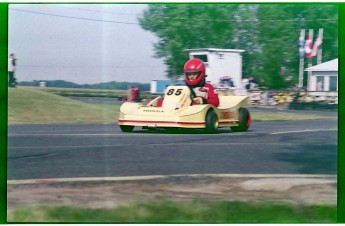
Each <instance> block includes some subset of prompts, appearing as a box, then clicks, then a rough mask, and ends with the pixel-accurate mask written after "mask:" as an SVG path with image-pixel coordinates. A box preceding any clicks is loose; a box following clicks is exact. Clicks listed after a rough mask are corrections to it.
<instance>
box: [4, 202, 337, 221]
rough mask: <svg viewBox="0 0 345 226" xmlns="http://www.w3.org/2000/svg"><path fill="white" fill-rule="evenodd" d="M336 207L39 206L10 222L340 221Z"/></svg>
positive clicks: (210, 204)
mask: <svg viewBox="0 0 345 226" xmlns="http://www.w3.org/2000/svg"><path fill="white" fill-rule="evenodd" d="M336 220H337V208H336V207H335V206H307V205H292V204H273V203H255V202H254V203H249V202H230V201H222V202H209V201H190V202H173V201H151V202H147V203H133V204H129V205H128V206H120V207H117V208H115V209H86V208H77V207H51V206H39V207H34V208H22V209H18V210H16V211H14V212H12V213H11V214H10V216H9V218H8V221H9V222H66V223H67V222H81V223H336Z"/></svg>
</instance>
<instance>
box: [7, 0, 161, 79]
mask: <svg viewBox="0 0 345 226" xmlns="http://www.w3.org/2000/svg"><path fill="white" fill-rule="evenodd" d="M147 7H148V6H147V5H145V4H119V3H117V4H109V3H108V4H10V5H9V18H8V23H9V27H8V29H9V33H8V44H9V47H8V51H9V53H15V54H16V56H17V58H18V61H17V71H16V78H17V80H18V81H33V80H66V81H70V82H74V83H78V84H95V83H102V82H110V81H116V82H124V81H127V82H139V83H149V82H150V81H151V80H156V79H166V77H165V70H166V69H167V67H166V65H165V64H164V63H163V61H162V59H157V58H154V57H153V55H154V51H153V45H154V43H157V42H158V38H157V37H156V36H155V35H154V34H153V33H152V32H150V31H145V30H143V29H142V28H141V27H140V25H139V24H138V23H139V22H138V19H137V18H138V16H140V15H141V14H142V12H143V10H144V9H145V8H147Z"/></svg>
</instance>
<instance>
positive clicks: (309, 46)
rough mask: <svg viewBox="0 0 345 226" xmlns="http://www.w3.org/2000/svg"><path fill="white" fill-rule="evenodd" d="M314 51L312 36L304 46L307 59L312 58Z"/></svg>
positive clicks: (308, 37)
mask: <svg viewBox="0 0 345 226" xmlns="http://www.w3.org/2000/svg"><path fill="white" fill-rule="evenodd" d="M312 49H313V41H312V40H311V37H310V35H308V36H307V40H306V41H305V45H304V52H305V57H306V58H310V57H311V52H312Z"/></svg>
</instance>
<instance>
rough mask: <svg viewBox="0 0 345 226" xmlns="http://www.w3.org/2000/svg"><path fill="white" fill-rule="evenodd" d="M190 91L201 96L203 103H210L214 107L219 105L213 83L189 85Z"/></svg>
mask: <svg viewBox="0 0 345 226" xmlns="http://www.w3.org/2000/svg"><path fill="white" fill-rule="evenodd" d="M190 89H191V90H192V92H193V91H194V93H195V96H196V97H201V98H202V101H203V104H212V105H213V106H215V107H218V106H219V97H218V94H217V93H216V92H215V89H214V87H213V85H211V84H210V83H207V82H206V83H205V85H203V86H201V87H190ZM195 104H197V103H196V102H195V101H193V102H192V105H195Z"/></svg>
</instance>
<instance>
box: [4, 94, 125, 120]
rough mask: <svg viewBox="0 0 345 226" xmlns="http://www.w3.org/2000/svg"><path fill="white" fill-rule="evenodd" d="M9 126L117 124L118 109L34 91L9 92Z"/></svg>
mask: <svg viewBox="0 0 345 226" xmlns="http://www.w3.org/2000/svg"><path fill="white" fill-rule="evenodd" d="M8 97H9V98H8V123H9V124H48V123H51V124H54V123H68V124H75V123H78V124H81V123H114V122H115V121H116V119H117V116H118V113H119V106H117V105H94V104H86V103H82V102H79V101H76V100H72V99H70V98H66V97H62V96H59V95H55V94H51V93H48V92H44V91H40V90H35V89H25V88H23V89H21V88H18V89H9V91H8Z"/></svg>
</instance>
